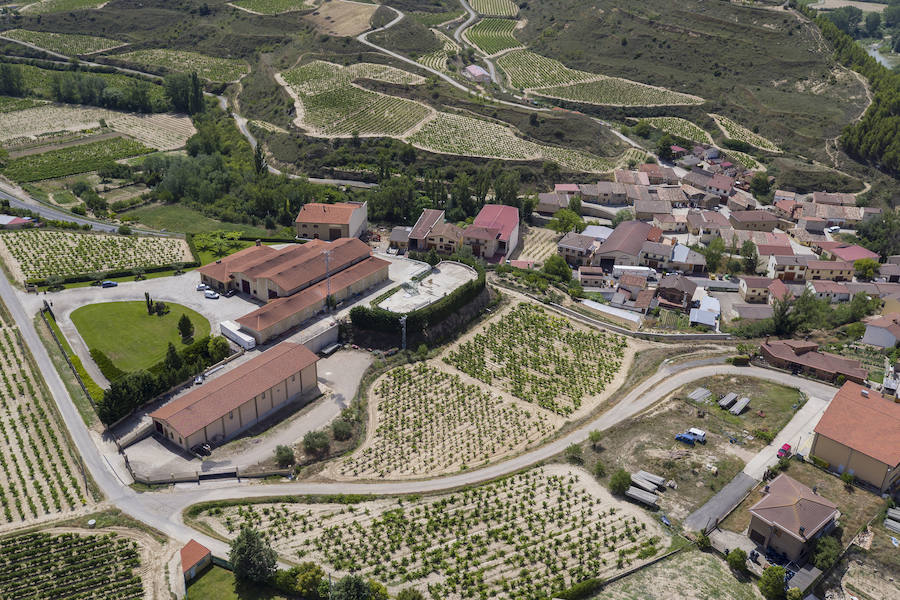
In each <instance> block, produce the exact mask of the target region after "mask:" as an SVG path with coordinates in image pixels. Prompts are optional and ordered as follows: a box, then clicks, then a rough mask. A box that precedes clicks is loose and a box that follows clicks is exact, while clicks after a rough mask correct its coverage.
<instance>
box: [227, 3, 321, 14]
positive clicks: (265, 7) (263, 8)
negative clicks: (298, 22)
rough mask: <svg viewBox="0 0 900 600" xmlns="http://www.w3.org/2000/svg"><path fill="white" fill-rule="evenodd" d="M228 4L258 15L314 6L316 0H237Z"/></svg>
mask: <svg viewBox="0 0 900 600" xmlns="http://www.w3.org/2000/svg"><path fill="white" fill-rule="evenodd" d="M228 4H230V5H231V6H233V7H235V8H240V9H241V10H245V11H247V12H250V13H254V14H257V15H278V14H281V13H286V12H290V11H294V10H304V9H307V8H313V7H314V6H315V5H316V0H235V1H234V2H229V3H228Z"/></svg>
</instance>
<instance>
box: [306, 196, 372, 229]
mask: <svg viewBox="0 0 900 600" xmlns="http://www.w3.org/2000/svg"><path fill="white" fill-rule="evenodd" d="M361 206H362V205H361V204H351V203H349V202H338V203H336V204H323V203H321V202H310V203H309V204H304V205H303V208H301V209H300V212H299V214H297V218H296V219H295V220H294V222H295V223H320V224H326V225H330V224H335V225H338V224H340V225H349V224H350V218H351V217H352V216H353V212H354V211H355V210H357V209H359V208H360V207H361Z"/></svg>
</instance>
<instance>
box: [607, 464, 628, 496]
mask: <svg viewBox="0 0 900 600" xmlns="http://www.w3.org/2000/svg"><path fill="white" fill-rule="evenodd" d="M629 487H631V475H630V474H629V473H628V471H626V470H625V469H619V470H618V471H616V472H615V473H613V474H612V477H610V478H609V490H610V491H611V492H612V493H613V494H624V493H625V492H627V491H628V488H629Z"/></svg>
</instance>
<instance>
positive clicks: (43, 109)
mask: <svg viewBox="0 0 900 600" xmlns="http://www.w3.org/2000/svg"><path fill="white" fill-rule="evenodd" d="M101 121H103V122H104V123H106V126H107V127H109V128H110V129H112V130H113V131H118V132H120V133H124V134H125V135H127V136H130V137H132V138H134V139H136V140H137V141H139V142H141V143H143V144H145V145H147V146H149V147H151V148H155V149H157V150H174V149H176V148H181V147H182V146H184V145H185V143H187V140H188V138H189V137H191V136H192V135H194V133H196V131H197V130H196V129H194V124H193V123H192V122H191V119H190V117H187V116H184V115H173V114H165V113H158V114H149V115H147V114H137V113H126V112H119V111H114V110H107V109H105V108H95V107H89V106H69V105H60V104H43V105H39V106H34V107H27V108H24V109H22V110H18V111H16V112H0V144H3V145H5V146H11V145H15V144H17V143H20V142H24V141H39V140H41V139H42V138H48V137H51V136H56V135H58V134H60V133H62V132H81V131H91V130H96V129H100V128H101V127H102V123H101Z"/></svg>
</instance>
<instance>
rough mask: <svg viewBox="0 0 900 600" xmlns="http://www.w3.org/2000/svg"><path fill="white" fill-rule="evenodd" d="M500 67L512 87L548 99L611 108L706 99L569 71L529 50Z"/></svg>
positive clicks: (504, 59) (510, 55)
mask: <svg viewBox="0 0 900 600" xmlns="http://www.w3.org/2000/svg"><path fill="white" fill-rule="evenodd" d="M497 65H498V66H500V68H501V69H503V71H504V72H505V73H506V75H507V78H508V80H509V83H510V85H511V86H513V87H516V88H520V89H523V90H525V91H527V92H531V93H534V94H536V95H538V96H544V97H547V98H558V99H561V100H571V101H573V102H583V103H586V104H597V105H609V106H675V105H685V104H702V103H703V102H704V100H703V98H700V97H698V96H692V95H690V94H682V93H680V92H675V91H672V90H668V89H666V88H661V87H657V86H652V85H647V84H645V83H639V82H637V81H631V80H629V79H622V78H620V77H608V76H606V75H598V74H596V73H587V72H585V71H578V70H575V69H570V68H568V67H566V66H565V65H563V64H562V63H561V62H559V61H557V60H553V59H552V58H546V57H544V56H540V55H539V54H535V53H534V52H531V51H528V50H512V51H510V52H507V53H506V54H504V55H503V56H501V57H500V58H499V59H497Z"/></svg>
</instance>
